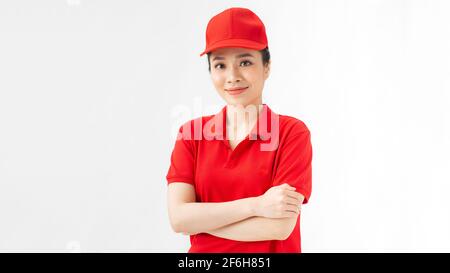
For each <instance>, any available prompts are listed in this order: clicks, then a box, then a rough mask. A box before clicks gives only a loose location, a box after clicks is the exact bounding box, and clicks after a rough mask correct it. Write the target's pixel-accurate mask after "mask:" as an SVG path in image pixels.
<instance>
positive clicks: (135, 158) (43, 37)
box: [0, 0, 450, 252]
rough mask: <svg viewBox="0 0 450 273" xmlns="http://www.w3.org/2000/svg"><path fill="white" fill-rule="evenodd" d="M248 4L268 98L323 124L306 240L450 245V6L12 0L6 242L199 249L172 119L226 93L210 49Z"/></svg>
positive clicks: (1, 98) (317, 129)
mask: <svg viewBox="0 0 450 273" xmlns="http://www.w3.org/2000/svg"><path fill="white" fill-rule="evenodd" d="M232 6H241V7H247V8H250V9H251V10H253V11H254V12H255V13H256V14H257V15H258V16H259V17H260V18H261V19H262V20H263V22H264V23H265V25H266V30H267V35H268V40H269V49H270V52H271V56H272V72H271V75H270V77H269V79H268V81H267V82H266V86H265V88H264V98H263V102H264V103H267V104H268V105H269V106H270V107H271V108H272V109H273V110H274V111H275V112H277V113H280V114H285V115H291V116H294V117H296V118H298V119H301V120H302V121H304V122H305V123H306V124H307V126H308V127H309V129H310V130H311V134H312V142H313V193H312V196H311V199H310V202H309V203H308V204H307V205H305V206H304V207H303V211H302V226H301V231H302V243H303V244H302V248H303V251H304V252H353V251H355V252H399V251H406V252H422V251H423V252H430V251H438V252H449V251H450V232H449V230H450V211H449V209H450V198H449V194H450V186H449V183H450V174H449V170H450V159H449V154H450V95H449V91H450V77H449V75H450V53H449V48H450V17H449V16H448V14H449V13H450V3H449V2H448V1H444V0H442V1H436V0H435V1H430V0H423V1H417V0H416V1H414V0H411V1H399V0H397V1H388V0H386V1H361V0H352V1H351V0H348V1H318V0H314V1H313V0H310V1H279V0H277V1H181V0H180V1H162V0H161V1H106V0H103V1H93V0H92V1H89V0H54V1H50V0H48V1H31V0H29V1H12V0H11V1H1V2H0V250H1V251H2V252H7V251H18V252H22V251H36V252H44V251H54V252H70V251H74V252H77V251H81V252H116V251H127V252H128V251H129V252H131V251H142V252H186V251H187V249H188V247H189V238H188V237H187V236H183V235H180V234H175V233H174V232H173V231H172V230H171V228H170V225H169V222H168V215H167V207H166V189H167V184H166V183H167V182H166V180H165V175H166V173H167V170H168V167H169V157H170V153H171V151H172V148H173V144H174V137H173V130H174V128H175V129H177V128H178V126H179V125H180V124H181V123H182V122H184V121H187V120H188V119H189V118H194V117H198V116H200V115H203V114H205V115H206V114H213V113H215V112H216V110H218V109H220V108H221V107H222V106H223V105H224V102H223V101H222V100H221V99H220V97H219V96H218V94H217V93H216V91H215V89H214V87H213V85H212V83H211V80H210V78H209V74H208V70H207V60H206V56H203V57H199V54H200V52H202V51H203V49H204V47H205V37H204V35H205V30H206V25H207V23H208V21H209V19H210V18H211V17H212V16H213V15H215V14H217V13H219V12H221V11H222V10H224V9H226V8H229V7H232ZM180 111H181V112H180ZM182 112H183V113H184V115H183V116H181V115H180V113H182Z"/></svg>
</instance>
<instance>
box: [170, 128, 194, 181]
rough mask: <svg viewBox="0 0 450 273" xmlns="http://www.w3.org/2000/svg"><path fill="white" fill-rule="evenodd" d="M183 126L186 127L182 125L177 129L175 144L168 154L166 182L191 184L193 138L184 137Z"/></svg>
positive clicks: (192, 173) (192, 177)
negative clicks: (168, 164)
mask: <svg viewBox="0 0 450 273" xmlns="http://www.w3.org/2000/svg"><path fill="white" fill-rule="evenodd" d="M188 127H189V126H188ZM183 128H187V127H186V126H185V125H184V126H181V127H180V129H179V130H178V137H177V140H176V141H175V145H174V148H173V150H172V154H171V156H170V167H169V170H168V171H167V175H166V180H167V184H170V183H172V182H185V183H189V184H192V185H194V184H195V182H194V181H195V180H194V177H195V175H194V166H195V149H194V144H193V142H194V140H191V139H190V138H186V137H185V136H186V134H183Z"/></svg>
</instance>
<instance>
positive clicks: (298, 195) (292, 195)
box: [286, 190, 301, 200]
mask: <svg viewBox="0 0 450 273" xmlns="http://www.w3.org/2000/svg"><path fill="white" fill-rule="evenodd" d="M286 195H287V196H289V197H292V198H295V199H297V200H300V199H301V195H300V193H298V192H296V191H289V190H288V191H286Z"/></svg>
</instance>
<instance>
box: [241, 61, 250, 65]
mask: <svg viewBox="0 0 450 273" xmlns="http://www.w3.org/2000/svg"><path fill="white" fill-rule="evenodd" d="M242 63H248V64H249V65H251V64H252V62H250V61H247V60H245V61H242V62H241V64H242ZM246 66H248V65H246Z"/></svg>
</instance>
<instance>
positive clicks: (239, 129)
mask: <svg viewBox="0 0 450 273" xmlns="http://www.w3.org/2000/svg"><path fill="white" fill-rule="evenodd" d="M263 106H264V105H263V104H262V103H261V104H248V105H247V106H245V107H244V106H243V105H232V104H228V105H227V128H228V129H227V131H228V132H229V133H230V134H228V135H230V138H233V137H232V136H235V137H238V135H239V136H241V137H242V136H243V135H246V134H247V133H249V132H250V130H251V129H252V128H253V127H254V126H255V124H256V122H257V121H258V118H259V115H260V113H261V111H262V110H263Z"/></svg>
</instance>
